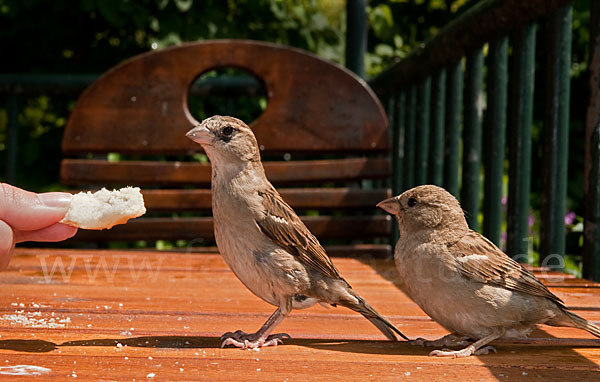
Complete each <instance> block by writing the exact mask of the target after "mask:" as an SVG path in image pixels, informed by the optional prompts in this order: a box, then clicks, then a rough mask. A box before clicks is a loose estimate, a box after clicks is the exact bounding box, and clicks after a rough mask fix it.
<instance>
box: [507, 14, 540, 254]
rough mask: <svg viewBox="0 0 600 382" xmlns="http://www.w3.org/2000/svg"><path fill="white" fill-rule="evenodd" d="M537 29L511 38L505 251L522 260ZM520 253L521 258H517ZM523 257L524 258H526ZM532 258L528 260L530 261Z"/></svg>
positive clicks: (525, 243)
mask: <svg viewBox="0 0 600 382" xmlns="http://www.w3.org/2000/svg"><path fill="white" fill-rule="evenodd" d="M535 30H536V25H535V24H530V25H528V26H526V27H524V28H521V29H520V30H518V31H517V32H516V33H515V35H514V38H513V40H512V48H513V54H512V58H511V69H510V102H509V104H508V121H509V123H508V132H509V134H508V137H509V139H508V158H509V161H508V163H509V165H508V206H507V211H508V213H507V237H506V252H507V253H508V255H509V256H511V257H516V258H517V259H518V260H521V257H522V256H529V253H528V249H529V245H528V244H529V243H528V240H529V238H528V236H529V232H528V230H529V224H528V222H529V193H530V191H531V125H532V121H533V83H534V79H535V75H534V74H535V73H534V72H535ZM517 256H518V257H517ZM523 260H524V259H523ZM531 260H532V259H528V260H527V262H530V261H531Z"/></svg>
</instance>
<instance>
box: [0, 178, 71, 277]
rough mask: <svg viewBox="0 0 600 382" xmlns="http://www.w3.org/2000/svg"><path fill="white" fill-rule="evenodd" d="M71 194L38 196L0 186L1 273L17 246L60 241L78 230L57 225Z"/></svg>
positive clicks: (18, 189)
mask: <svg viewBox="0 0 600 382" xmlns="http://www.w3.org/2000/svg"><path fill="white" fill-rule="evenodd" d="M70 201H71V194H68V193H64V192H47V193H42V194H36V193H34V192H29V191H25V190H22V189H20V188H17V187H14V186H11V185H9V184H6V183H0V270H2V269H6V267H7V266H8V263H9V261H10V258H11V256H12V253H13V250H14V248H15V243H20V242H23V241H47V242H51V241H61V240H65V239H68V238H70V237H72V236H73V235H75V233H76V232H77V228H74V227H71V226H68V225H66V224H61V223H58V221H60V220H61V219H62V218H63V217H64V216H65V213H66V212H67V209H68V207H69V202H70Z"/></svg>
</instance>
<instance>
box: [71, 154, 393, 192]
mask: <svg viewBox="0 0 600 382" xmlns="http://www.w3.org/2000/svg"><path fill="white" fill-rule="evenodd" d="M263 164H264V168H265V173H266V175H267V178H268V179H269V181H271V182H272V183H273V184H275V185H282V184H290V183H296V184H301V183H307V182H336V181H338V182H339V181H356V180H361V179H384V178H386V177H389V176H390V175H391V171H392V167H391V164H390V161H389V159H388V158H350V159H329V160H309V161H308V160H307V161H293V162H264V163H263ZM60 176H61V181H62V182H63V183H64V184H68V185H82V184H85V185H93V184H102V185H106V184H108V185H114V184H117V185H123V184H132V183H133V182H135V184H137V185H161V186H165V185H177V186H205V187H206V186H209V185H210V178H211V168H210V164H201V163H190V162H158V161H123V162H107V161H104V160H97V159H96V160H94V159H92V160H87V159H64V160H63V161H62V163H61V174H60Z"/></svg>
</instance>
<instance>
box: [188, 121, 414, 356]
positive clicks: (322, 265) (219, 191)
mask: <svg viewBox="0 0 600 382" xmlns="http://www.w3.org/2000/svg"><path fill="white" fill-rule="evenodd" d="M187 136H188V137H189V138H190V139H192V140H194V141H195V142H197V143H199V144H201V145H202V147H203V148H204V150H205V152H206V154H207V155H208V157H209V159H210V162H211V165H212V170H213V172H212V185H211V187H212V194H213V216H214V222H215V238H216V241H217V246H218V248H219V252H220V253H221V255H222V256H223V259H224V260H225V262H226V263H227V264H228V265H229V267H230V268H231V270H232V271H233V272H234V273H235V275H236V276H237V277H238V278H239V279H240V281H241V282H242V283H243V284H244V285H245V286H246V287H247V288H248V289H249V290H250V291H252V292H253V293H254V294H255V295H256V296H258V297H260V298H262V299H263V300H265V301H267V302H268V303H270V304H272V305H275V306H277V310H276V311H275V313H273V315H272V316H271V317H270V318H269V320H267V322H266V323H265V324H264V325H263V327H262V328H261V329H260V330H259V331H258V332H256V333H250V334H247V333H244V332H242V331H237V332H234V333H225V334H224V335H223V337H222V339H223V343H222V345H223V346H225V345H234V346H238V347H242V348H253V347H259V346H269V345H277V344H278V343H280V342H281V339H282V338H285V337H286V336H287V335H284V334H275V335H270V333H271V331H272V330H273V329H274V328H275V326H277V324H279V322H281V321H282V320H283V318H284V317H285V316H287V315H288V314H289V313H290V311H291V310H292V309H302V308H306V307H309V306H312V305H314V304H315V303H327V304H331V305H336V304H340V305H342V306H345V307H348V308H350V309H352V310H354V311H356V312H359V313H361V314H362V315H363V316H365V317H366V318H367V319H368V320H369V321H371V322H372V323H373V324H374V325H375V326H376V327H377V328H378V329H379V330H380V331H381V332H382V333H383V334H384V335H385V336H386V337H387V338H388V339H390V340H396V336H395V334H394V332H395V333H397V334H399V335H400V336H402V337H403V338H406V337H404V336H403V335H402V333H400V331H399V330H398V329H397V328H396V327H395V326H394V325H393V324H391V323H390V322H389V321H388V320H387V319H385V318H384V317H382V316H381V315H379V313H377V312H376V311H375V310H374V309H373V308H372V307H371V306H370V305H369V304H368V303H367V302H366V301H365V300H364V299H362V298H361V297H360V296H359V295H358V294H356V293H355V292H354V291H353V290H352V288H351V287H350V285H349V284H348V283H347V282H346V281H345V280H344V279H343V278H342V277H341V276H340V274H339V272H338V270H337V269H336V268H335V266H334V265H333V263H332V262H331V259H330V258H329V256H327V254H326V253H325V250H324V249H323V247H322V246H321V244H319V241H318V240H317V239H316V238H315V237H314V236H313V235H312V233H311V232H310V231H309V230H308V229H307V228H306V226H305V225H304V223H302V221H301V220H300V218H298V216H297V215H296V214H295V213H294V211H293V209H292V208H291V207H290V206H289V205H288V204H287V203H285V202H284V201H283V200H282V199H281V196H280V195H279V193H278V192H277V190H275V188H274V187H273V186H272V185H271V183H269V181H268V180H267V178H266V176H265V173H264V169H263V167H262V164H261V161H260V153H259V149H258V144H257V142H256V138H255V137H254V134H253V133H252V130H250V128H249V127H248V126H246V124H244V123H243V122H242V121H240V120H238V119H236V118H232V117H223V116H214V117H211V118H208V119H206V120H204V121H202V123H201V124H200V125H198V126H197V127H195V128H194V129H192V130H190V131H189V132H188V133H187Z"/></svg>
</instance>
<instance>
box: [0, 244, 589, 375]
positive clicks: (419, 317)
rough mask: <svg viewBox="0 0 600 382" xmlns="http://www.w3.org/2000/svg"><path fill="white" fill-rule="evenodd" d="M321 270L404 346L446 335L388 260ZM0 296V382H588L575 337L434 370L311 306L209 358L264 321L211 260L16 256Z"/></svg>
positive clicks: (541, 333) (259, 305) (581, 292)
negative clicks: (19, 372) (34, 380)
mask: <svg viewBox="0 0 600 382" xmlns="http://www.w3.org/2000/svg"><path fill="white" fill-rule="evenodd" d="M59 259H60V260H59ZM333 261H334V263H335V264H336V266H337V267H338V268H339V270H340V272H341V273H342V275H343V276H344V277H345V278H346V279H347V280H348V282H350V283H351V284H352V285H353V287H354V289H355V290H356V291H357V292H359V293H360V294H361V295H362V296H363V297H364V298H365V299H367V300H368V301H369V302H370V303H371V304H372V305H373V306H374V307H375V308H376V309H378V310H379V311H380V312H381V313H382V314H384V315H386V316H387V317H388V318H389V319H390V320H391V321H392V322H394V323H395V324H397V325H398V326H399V327H400V329H401V330H403V331H404V332H405V333H406V334H407V335H408V336H409V337H411V338H414V337H417V336H422V337H426V338H435V337H437V336H441V335H444V334H445V331H444V330H443V329H442V328H441V327H440V326H439V325H437V324H436V323H434V322H433V321H431V320H430V319H429V318H428V317H427V316H426V315H425V314H424V313H423V312H422V311H421V310H420V309H419V308H418V307H417V306H416V305H415V304H414V303H412V302H411V301H410V300H409V299H408V298H407V297H406V296H405V295H404V294H403V293H401V292H400V291H399V290H398V289H397V287H396V286H395V284H396V283H398V280H397V276H396V275H397V273H396V272H395V270H394V268H393V264H392V263H391V262H390V261H389V260H383V259H375V258H363V259H362V260H357V259H347V258H343V259H341V258H334V259H333ZM60 264H62V265H63V267H61V266H60ZM53 266H54V271H52V267H53ZM61 270H62V271H63V272H64V274H63V273H61ZM554 276H558V275H557V274H554ZM565 280H571V278H565ZM0 283H1V284H2V287H3V290H4V291H5V292H4V293H3V294H2V296H1V297H0V299H2V304H0V310H1V311H2V312H1V313H0V354H1V358H0V359H1V360H2V362H1V364H0V375H1V376H2V377H6V378H7V379H8V378H13V379H14V378H17V377H16V376H9V375H6V374H5V373H7V372H10V371H11V370H14V367H15V366H17V365H30V366H38V367H43V368H46V369H47V370H46V371H43V372H42V373H43V374H41V375H40V376H39V377H40V378H41V379H44V380H46V379H61V380H64V379H71V378H73V379H75V376H76V380H84V381H87V380H90V381H97V380H119V381H121V380H123V381H124V380H127V381H130V380H133V379H136V380H232V379H240V378H241V379H243V380H286V379H287V380H315V381H323V380H332V379H333V380H351V381H354V380H356V381H358V380H383V381H388V380H390V381H391V380H394V381H397V380H404V379H406V380H411V379H412V380H427V379H428V380H442V379H443V380H444V381H465V380H502V381H504V380H529V379H542V380H598V378H599V377H600V374H599V373H600V346H599V342H598V341H597V340H595V339H593V337H591V336H590V335H589V334H587V333H586V332H583V331H580V330H576V329H569V328H552V327H547V326H542V327H541V330H538V331H536V332H534V333H533V335H532V337H533V338H532V339H530V340H527V341H520V342H519V341H516V342H506V341H504V342H497V343H496V345H495V346H496V348H497V350H498V353H497V354H490V355H486V356H478V357H470V358H466V359H439V358H431V357H428V356H427V353H428V350H429V349H424V348H421V347H417V346H411V345H409V344H407V343H406V342H390V341H386V340H384V338H383V336H382V335H381V334H380V333H379V332H378V331H377V329H375V328H374V327H373V326H372V325H371V324H370V323H369V322H368V321H366V320H365V319H364V318H362V317H361V316H360V315H358V314H356V313H354V312H352V311H350V310H347V309H344V308H330V309H325V308H323V307H321V306H315V307H312V308H309V309H305V310H299V311H294V312H292V314H291V315H290V317H289V318H288V319H286V320H285V321H284V322H283V323H282V324H281V325H280V326H279V327H278V328H277V329H278V330H279V331H283V332H287V333H289V334H290V335H291V336H292V337H293V338H292V339H291V340H287V341H285V343H284V345H282V346H278V347H275V348H264V349H261V350H260V351H244V350H239V349H233V348H226V349H221V348H220V347H219V340H218V337H219V336H220V335H221V334H222V333H223V332H225V331H229V330H236V329H244V330H246V331H251V330H255V329H257V328H258V327H260V325H261V324H262V323H263V322H264V320H266V318H267V317H268V316H269V315H270V314H271V313H272V311H273V309H274V308H273V307H272V306H270V305H268V304H267V303H264V302H263V301H261V300H259V299H258V298H256V297H255V296H253V295H252V294H251V293H250V292H249V291H248V290H247V289H246V288H245V287H244V286H243V285H242V284H241V283H240V282H239V281H238V280H237V279H236V278H235V276H234V275H233V274H232V273H231V272H230V271H229V269H228V268H227V266H226V265H225V264H224V263H223V261H222V260H221V258H220V256H218V255H214V254H213V255H210V254H199V253H196V254H194V253H174V252H158V253H157V252H146V251H90V250H87V251H84V250H64V249H55V250H48V249H25V248H19V249H17V253H16V255H15V256H14V258H13V260H12V262H11V264H10V267H9V269H8V270H6V271H4V272H2V273H0ZM554 285H557V287H551V289H552V291H553V292H554V293H557V294H558V295H559V296H560V297H561V298H563V299H565V301H566V302H567V304H568V305H570V306H573V308H574V311H575V312H576V313H578V314H581V315H582V316H584V317H586V318H588V319H592V320H595V321H598V320H600V284H598V283H591V282H587V283H586V285H587V286H579V285H578V286H570V285H569V284H568V283H567V284H563V283H562V282H558V281H556V282H555V283H554ZM558 285H561V287H558ZM51 324H54V325H51Z"/></svg>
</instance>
